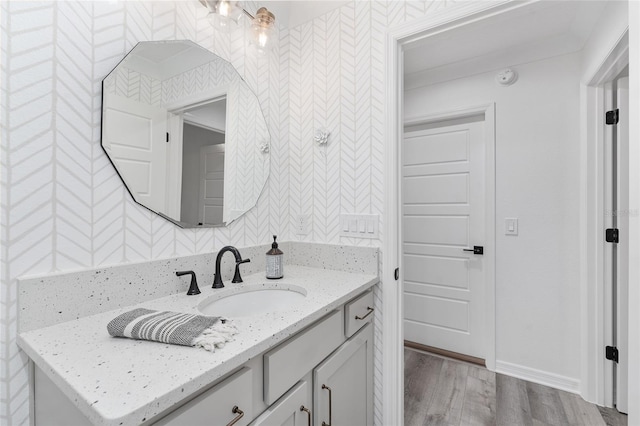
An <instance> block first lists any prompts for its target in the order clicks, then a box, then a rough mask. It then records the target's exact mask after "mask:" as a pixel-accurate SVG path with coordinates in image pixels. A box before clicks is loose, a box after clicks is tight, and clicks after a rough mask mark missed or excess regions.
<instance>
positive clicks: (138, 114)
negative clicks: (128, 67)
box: [102, 93, 167, 213]
mask: <svg viewBox="0 0 640 426" xmlns="http://www.w3.org/2000/svg"><path fill="white" fill-rule="evenodd" d="M104 96H105V98H108V99H105V100H106V101H107V102H105V103H104V104H105V105H107V106H108V107H106V108H104V111H103V117H102V118H103V141H102V146H103V147H104V149H105V151H106V152H107V154H108V155H109V158H111V161H113V162H114V163H115V166H116V169H117V170H118V172H119V173H120V175H121V177H122V179H123V180H124V181H125V183H126V184H127V187H128V188H129V190H130V191H131V192H132V195H133V197H134V198H135V199H136V201H138V202H139V203H141V204H144V205H145V206H147V207H148V208H150V209H151V210H154V211H156V212H160V213H166V208H165V207H166V206H165V192H166V174H167V173H166V171H167V146H166V145H167V143H166V132H167V125H166V121H167V110H166V109H164V108H160V107H157V106H153V105H147V104H143V103H140V102H136V101H134V100H132V99H128V98H124V97H121V96H117V95H113V94H110V93H105V94H104Z"/></svg>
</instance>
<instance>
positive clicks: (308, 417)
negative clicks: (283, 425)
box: [300, 405, 311, 426]
mask: <svg viewBox="0 0 640 426" xmlns="http://www.w3.org/2000/svg"><path fill="white" fill-rule="evenodd" d="M300 411H305V412H306V413H307V424H308V425H309V426H311V410H309V409H308V408H307V407H305V406H304V405H301V406H300Z"/></svg>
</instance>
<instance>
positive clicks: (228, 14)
mask: <svg viewBox="0 0 640 426" xmlns="http://www.w3.org/2000/svg"><path fill="white" fill-rule="evenodd" d="M200 3H202V4H203V5H204V6H205V7H206V8H207V10H208V11H209V14H208V15H207V19H208V20H209V23H210V24H211V25H212V26H213V27H215V28H217V29H218V30H220V31H222V32H224V33H228V32H231V31H232V30H233V29H235V28H236V27H237V25H238V19H239V18H240V15H241V14H242V9H241V8H240V7H239V6H238V2H237V1H233V0H200Z"/></svg>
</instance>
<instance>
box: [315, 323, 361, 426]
mask: <svg viewBox="0 0 640 426" xmlns="http://www.w3.org/2000/svg"><path fill="white" fill-rule="evenodd" d="M313 395H314V404H313V406H314V415H315V420H314V424H316V425H323V424H327V425H371V424H373V326H372V325H371V324H368V325H367V326H366V327H364V328H363V329H361V330H360V331H359V332H358V333H357V334H356V335H354V336H353V337H352V338H351V339H349V340H348V341H347V342H346V343H344V344H343V345H342V346H340V348H339V349H338V350H337V351H335V352H334V353H333V354H332V355H331V356H330V357H328V358H327V359H326V360H324V361H323V362H322V363H321V364H320V365H318V367H316V368H315V369H314V370H313Z"/></svg>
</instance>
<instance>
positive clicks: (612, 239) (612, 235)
mask: <svg viewBox="0 0 640 426" xmlns="http://www.w3.org/2000/svg"><path fill="white" fill-rule="evenodd" d="M604 239H605V241H606V242H608V243H619V242H620V238H619V232H618V229H617V228H609V229H607V230H606V231H605V234H604Z"/></svg>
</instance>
